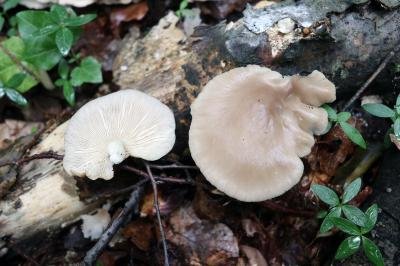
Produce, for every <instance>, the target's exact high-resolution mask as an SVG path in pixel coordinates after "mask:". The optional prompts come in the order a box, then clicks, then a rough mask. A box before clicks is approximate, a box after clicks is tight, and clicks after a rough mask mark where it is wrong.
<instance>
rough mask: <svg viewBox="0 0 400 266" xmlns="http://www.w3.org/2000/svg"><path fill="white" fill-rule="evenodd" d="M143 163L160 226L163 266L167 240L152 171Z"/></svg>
mask: <svg viewBox="0 0 400 266" xmlns="http://www.w3.org/2000/svg"><path fill="white" fill-rule="evenodd" d="M144 164H145V166H146V170H147V173H148V175H149V177H150V180H151V184H152V186H153V194H154V207H155V209H156V213H157V220H158V226H159V227H160V234H161V240H162V244H163V249H164V266H169V260H168V247H167V240H166V238H165V232H164V227H163V225H162V221H161V214H160V206H159V204H158V192H157V184H156V181H155V179H154V177H153V173H152V172H151V169H150V165H148V164H147V163H146V162H144Z"/></svg>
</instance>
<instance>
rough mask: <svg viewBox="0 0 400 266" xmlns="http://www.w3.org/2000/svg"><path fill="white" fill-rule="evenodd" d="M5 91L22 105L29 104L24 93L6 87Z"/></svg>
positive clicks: (10, 97) (12, 99)
mask: <svg viewBox="0 0 400 266" xmlns="http://www.w3.org/2000/svg"><path fill="white" fill-rule="evenodd" d="M4 92H5V93H6V95H7V97H8V98H9V99H10V100H11V101H13V102H15V103H16V104H18V105H20V106H26V105H27V104H28V101H27V100H26V99H25V97H24V96H22V94H20V93H19V92H18V91H16V90H13V89H8V88H5V89H4Z"/></svg>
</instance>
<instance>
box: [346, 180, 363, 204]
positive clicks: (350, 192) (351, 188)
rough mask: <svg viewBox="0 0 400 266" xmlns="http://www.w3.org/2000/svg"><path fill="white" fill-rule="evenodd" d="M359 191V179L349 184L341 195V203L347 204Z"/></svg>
mask: <svg viewBox="0 0 400 266" xmlns="http://www.w3.org/2000/svg"><path fill="white" fill-rule="evenodd" d="M360 189H361V178H357V179H355V180H354V181H353V182H351V183H350V184H349V185H348V186H347V187H346V189H345V190H344V193H343V195H342V203H347V202H349V201H350V200H352V199H353V198H354V197H355V196H357V194H358V192H359V191H360Z"/></svg>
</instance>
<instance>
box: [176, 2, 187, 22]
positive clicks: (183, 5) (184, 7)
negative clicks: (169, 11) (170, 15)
mask: <svg viewBox="0 0 400 266" xmlns="http://www.w3.org/2000/svg"><path fill="white" fill-rule="evenodd" d="M188 6H189V0H182V1H181V3H180V4H179V9H178V10H177V11H176V12H175V14H176V15H177V16H178V18H183V17H185V16H186V15H188V13H190V12H191V10H190V9H188Z"/></svg>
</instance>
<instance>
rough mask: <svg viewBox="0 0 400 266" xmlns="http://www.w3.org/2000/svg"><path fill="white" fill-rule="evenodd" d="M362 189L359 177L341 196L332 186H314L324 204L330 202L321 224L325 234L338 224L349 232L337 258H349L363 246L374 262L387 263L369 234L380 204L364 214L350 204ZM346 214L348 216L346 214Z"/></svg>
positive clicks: (320, 214)
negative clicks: (367, 235)
mask: <svg viewBox="0 0 400 266" xmlns="http://www.w3.org/2000/svg"><path fill="white" fill-rule="evenodd" d="M360 189H361V178H357V179H355V180H354V181H353V182H351V183H350V184H349V185H348V186H347V187H346V188H345V191H344V193H343V195H342V196H341V197H340V198H339V197H338V195H337V194H336V192H335V191H333V190H332V189H330V188H328V187H326V186H323V185H318V184H313V185H312V186H311V190H312V192H313V193H314V194H315V195H316V196H317V197H318V198H319V199H320V200H321V201H323V202H324V203H326V204H328V205H329V210H328V211H321V212H319V213H318V218H323V219H324V220H323V222H322V224H321V227H320V232H321V233H326V232H328V231H329V230H331V229H332V228H334V227H336V228H337V229H339V230H340V231H342V232H344V233H346V234H347V235H349V236H348V237H347V238H346V239H345V240H343V241H342V243H341V244H340V245H339V247H338V249H337V251H336V254H335V259H338V260H341V259H345V258H347V257H349V256H351V255H353V254H354V253H356V252H357V251H358V250H359V249H360V247H361V246H362V249H363V251H364V254H365V255H366V256H367V258H368V259H369V260H370V261H371V262H372V263H373V264H374V265H378V266H381V265H384V262H383V257H382V254H381V252H380V250H379V248H378V246H376V245H375V244H374V242H373V241H372V240H370V239H369V238H368V237H366V236H365V235H366V234H368V233H369V232H370V231H371V230H372V229H373V228H374V226H375V224H376V221H377V218H378V206H377V205H376V204H374V205H372V206H370V207H369V208H368V209H367V210H366V212H365V213H364V212H363V211H361V210H360V209H359V208H357V207H355V206H353V205H350V204H349V202H350V201H351V200H352V199H353V198H354V197H355V196H356V195H357V194H358V192H359V191H360ZM342 214H343V215H344V217H345V218H343V217H342Z"/></svg>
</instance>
